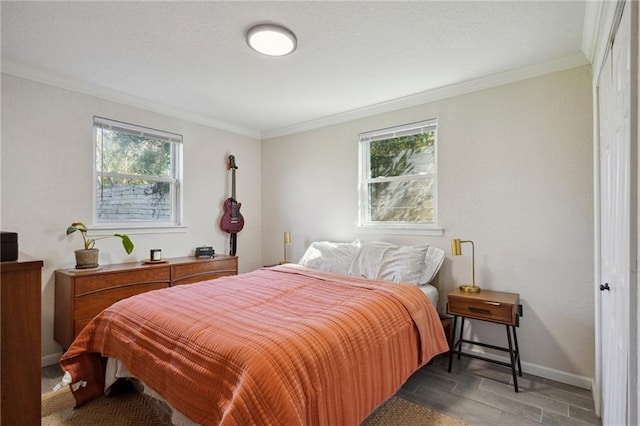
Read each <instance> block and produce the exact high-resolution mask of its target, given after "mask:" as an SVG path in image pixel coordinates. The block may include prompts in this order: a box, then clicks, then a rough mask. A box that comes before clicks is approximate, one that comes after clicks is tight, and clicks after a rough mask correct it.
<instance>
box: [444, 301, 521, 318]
mask: <svg viewBox="0 0 640 426" xmlns="http://www.w3.org/2000/svg"><path fill="white" fill-rule="evenodd" d="M447 313H448V314H450V315H461V316H464V317H467V318H476V319H480V320H486V321H495V322H500V323H505V324H515V322H516V318H515V309H514V305H508V304H504V303H500V302H492V301H484V300H469V299H458V298H455V297H450V298H449V309H448V312H447Z"/></svg>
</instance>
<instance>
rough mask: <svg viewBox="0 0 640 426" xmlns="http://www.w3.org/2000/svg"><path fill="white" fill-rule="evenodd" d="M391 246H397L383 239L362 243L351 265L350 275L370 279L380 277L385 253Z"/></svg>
mask: <svg viewBox="0 0 640 426" xmlns="http://www.w3.org/2000/svg"><path fill="white" fill-rule="evenodd" d="M391 247H396V246H395V245H394V244H390V243H385V242H382V241H367V242H364V243H362V244H361V246H360V251H358V253H357V254H356V256H355V258H354V259H353V262H351V265H350V266H349V272H348V275H351V276H354V277H360V278H367V279H370V280H376V279H378V274H379V272H380V265H381V264H382V259H383V257H384V253H385V251H387V249H389V248H391Z"/></svg>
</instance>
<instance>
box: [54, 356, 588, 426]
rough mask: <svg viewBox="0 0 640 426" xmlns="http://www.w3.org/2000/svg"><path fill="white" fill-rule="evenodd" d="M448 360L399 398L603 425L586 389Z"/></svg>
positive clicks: (504, 415)
mask: <svg viewBox="0 0 640 426" xmlns="http://www.w3.org/2000/svg"><path fill="white" fill-rule="evenodd" d="M447 362H448V358H447V357H444V356H440V357H437V358H436V359H435V360H434V362H433V363H432V364H431V365H427V366H425V367H423V368H422V369H420V370H418V371H417V372H416V373H415V374H414V375H412V376H411V377H410V378H409V380H408V381H407V382H406V383H405V384H404V385H403V386H402V388H401V389H400V390H399V391H398V394H397V395H398V396H400V397H402V398H405V399H407V400H410V401H413V402H415V403H417V404H421V405H424V406H426V407H429V408H431V409H433V410H436V411H439V412H442V413H446V414H448V415H450V416H452V417H456V418H458V419H460V420H462V421H464V422H466V423H469V424H470V425H482V426H484V425H491V426H502V425H514V426H515V425H518V426H520V425H524V426H526V425H540V424H544V425H562V426H571V425H598V426H599V425H600V424H601V422H600V419H599V418H598V417H597V416H596V414H595V412H594V407H593V398H592V396H591V391H589V390H586V389H581V388H577V387H574V386H569V385H566V384H563V383H559V382H554V381H552V380H548V379H544V378H541V377H537V376H532V375H530V374H526V373H525V374H524V376H523V377H519V378H518V385H519V388H520V392H518V393H515V392H514V390H513V384H512V380H513V379H512V377H511V370H509V369H508V368H504V367H501V366H498V365H494V364H491V363H488V362H484V361H480V360H475V359H469V358H464V357H463V358H462V359H461V360H460V361H458V360H454V363H453V369H452V372H451V373H448V372H447ZM61 378H62V371H61V370H60V367H59V366H57V365H52V366H48V367H44V368H43V369H42V393H45V392H49V391H51V390H52V389H53V387H54V386H55V384H56V383H58V382H59V381H60V379H61ZM403 426H410V425H403Z"/></svg>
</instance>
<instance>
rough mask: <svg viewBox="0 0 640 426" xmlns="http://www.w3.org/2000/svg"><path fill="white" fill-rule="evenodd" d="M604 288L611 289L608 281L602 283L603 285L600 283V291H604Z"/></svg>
mask: <svg viewBox="0 0 640 426" xmlns="http://www.w3.org/2000/svg"><path fill="white" fill-rule="evenodd" d="M605 290H607V291H610V290H611V289H610V288H609V283H604V285H603V284H600V291H605Z"/></svg>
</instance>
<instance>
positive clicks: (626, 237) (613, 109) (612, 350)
mask: <svg viewBox="0 0 640 426" xmlns="http://www.w3.org/2000/svg"><path fill="white" fill-rule="evenodd" d="M625 9H626V10H625V11H624V13H623V16H622V20H621V22H620V26H619V29H618V33H617V35H616V36H615V39H614V44H613V47H612V49H611V51H610V52H609V55H608V57H607V59H606V61H605V64H604V67H603V69H602V73H601V76H600V84H599V87H598V102H599V113H600V197H601V198H600V202H601V204H600V231H601V259H600V263H601V273H602V275H601V279H602V284H603V285H604V286H606V287H605V289H604V290H601V315H600V319H601V330H602V342H601V343H602V395H603V399H602V423H603V425H604V426H607V425H626V424H627V423H628V420H629V417H628V408H629V407H628V396H629V394H628V386H629V382H628V373H629V364H628V363H629V362H630V360H629V318H630V312H629V298H630V288H629V281H630V274H631V263H630V260H631V259H630V245H631V236H630V232H631V226H630V212H631V205H630V200H631V192H630V191H631V189H630V183H631V182H630V176H631V175H630V165H631V158H630V157H631V156H630V146H631V139H630V91H631V87H630V38H629V36H630V33H629V26H630V24H629V11H628V9H629V8H628V7H625Z"/></svg>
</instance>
